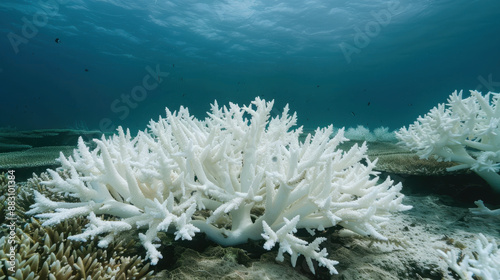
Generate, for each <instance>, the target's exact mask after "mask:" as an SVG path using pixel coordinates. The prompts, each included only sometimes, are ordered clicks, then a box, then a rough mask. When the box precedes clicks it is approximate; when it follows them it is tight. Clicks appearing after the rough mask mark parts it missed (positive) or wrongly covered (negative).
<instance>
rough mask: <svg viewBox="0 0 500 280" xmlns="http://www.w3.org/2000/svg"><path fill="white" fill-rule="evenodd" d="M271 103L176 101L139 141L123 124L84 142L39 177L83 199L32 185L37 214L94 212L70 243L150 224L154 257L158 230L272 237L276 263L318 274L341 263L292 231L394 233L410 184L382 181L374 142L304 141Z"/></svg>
mask: <svg viewBox="0 0 500 280" xmlns="http://www.w3.org/2000/svg"><path fill="white" fill-rule="evenodd" d="M272 106H273V102H265V101H264V100H261V99H259V98H256V99H255V100H254V101H253V102H252V104H251V105H249V106H243V107H240V106H238V105H236V104H233V103H230V105H229V107H226V106H224V107H219V106H218V104H217V103H214V104H213V105H212V108H211V112H209V113H208V117H207V118H205V119H204V120H198V119H196V118H194V117H193V116H191V115H190V114H189V112H188V109H187V108H183V107H181V108H180V109H179V111H178V112H171V111H170V110H168V109H167V117H166V118H160V119H159V120H158V121H157V122H155V121H151V122H150V124H149V128H148V130H146V131H140V132H139V133H138V135H137V136H136V137H132V136H131V135H130V132H129V131H126V132H125V131H124V130H123V129H122V128H119V130H118V135H114V136H112V137H110V138H108V139H106V138H104V137H103V138H102V139H101V140H95V142H96V143H97V148H95V149H93V150H91V149H89V148H88V147H87V146H86V145H85V143H84V142H83V140H80V141H79V143H78V148H77V149H76V150H75V151H74V153H73V155H72V156H71V157H68V158H66V157H65V156H64V155H61V157H60V159H59V160H60V162H61V164H62V167H61V170H65V172H66V174H69V176H68V177H67V178H63V177H61V176H60V175H59V173H58V172H56V171H53V170H49V173H50V175H51V179H50V180H47V181H45V182H42V183H41V184H43V185H46V186H47V187H48V188H49V190H50V191H51V192H54V193H58V194H63V195H65V196H66V197H68V198H71V199H74V198H77V199H78V200H79V201H77V202H68V201H64V200H58V199H51V198H48V197H47V196H45V195H43V194H41V193H39V192H35V201H36V203H34V204H33V205H32V206H31V207H32V210H30V211H29V214H38V215H37V217H39V218H42V219H44V223H43V225H46V226H51V225H56V224H59V223H61V222H63V221H65V220H68V219H71V218H74V217H81V216H86V217H88V219H89V220H90V224H89V225H88V226H87V227H86V229H85V230H84V231H83V232H82V233H79V234H76V235H72V236H70V237H69V238H68V239H70V240H80V241H86V240H88V239H90V238H94V237H96V236H97V235H104V237H102V238H100V241H99V242H98V245H99V246H100V247H107V246H108V245H109V244H111V242H112V241H113V240H114V239H115V237H116V236H117V235H118V234H119V233H120V232H123V231H129V230H134V229H139V228H144V229H146V232H145V233H139V239H140V241H141V243H142V245H143V246H144V248H146V250H147V255H146V257H147V258H148V259H150V260H151V263H152V264H156V263H157V262H158V260H159V259H160V258H162V254H161V252H160V251H159V250H158V247H159V244H158V243H157V242H158V237H157V236H158V233H159V232H162V231H163V232H171V233H173V234H174V235H175V239H186V240H191V239H192V238H193V236H194V235H195V234H196V233H197V232H203V233H205V234H206V236H207V237H208V238H209V239H211V240H213V241H215V242H217V243H219V244H221V245H225V246H229V245H237V244H241V243H245V242H247V241H248V239H253V240H258V239H262V238H263V239H265V244H264V248H266V249H268V250H269V249H271V248H272V247H274V246H276V245H277V244H279V249H278V257H277V260H280V261H282V260H283V259H284V255H283V254H284V253H288V254H290V255H291V262H292V264H293V265H295V263H296V260H297V257H298V256H299V255H303V256H304V257H305V259H306V261H307V264H308V265H309V268H310V269H311V271H312V272H314V265H313V262H312V261H313V260H315V261H317V262H318V263H319V265H321V266H325V267H327V269H328V270H329V272H330V273H332V274H333V273H336V272H337V271H336V269H335V267H334V265H335V264H337V262H336V261H333V260H331V259H329V258H327V255H328V253H327V252H326V249H321V248H320V246H319V245H320V243H321V242H322V241H324V240H325V238H323V237H318V238H316V239H314V240H313V241H311V242H310V243H308V242H306V241H305V240H302V239H299V238H297V237H296V236H295V235H294V233H295V232H296V231H297V230H298V229H301V228H304V229H306V230H307V231H308V232H309V233H310V234H311V235H314V234H315V231H317V230H319V231H322V230H324V229H325V228H329V227H333V226H335V225H340V226H343V227H344V228H347V229H350V230H352V231H354V232H356V233H358V234H360V235H363V236H371V237H373V238H377V239H380V240H386V238H385V237H384V236H382V235H381V234H379V232H378V231H377V229H379V228H380V227H382V226H384V225H385V224H386V223H387V222H388V221H389V214H390V212H393V211H403V210H408V209H410V208H411V207H410V206H406V205H403V204H402V200H403V197H404V196H403V195H402V194H401V193H400V190H401V188H402V186H401V184H397V185H394V184H393V181H391V180H390V179H389V178H388V179H387V180H385V181H382V182H379V178H378V177H377V172H375V171H373V167H374V166H375V164H376V160H375V161H373V162H372V161H370V160H369V159H368V157H367V156H366V151H367V147H366V144H365V143H363V144H362V145H361V146H359V145H357V144H356V145H354V146H353V147H351V148H350V149H349V150H348V151H343V150H340V149H338V148H337V146H338V145H339V144H340V143H342V142H344V141H347V140H348V139H346V138H345V137H344V131H343V129H341V130H339V131H338V133H337V134H336V135H335V136H334V137H333V138H331V137H330V135H331V134H332V130H333V128H332V126H329V127H328V128H323V129H317V130H316V131H315V133H314V135H311V134H308V135H307V137H306V138H305V140H304V141H303V142H302V141H299V135H300V134H301V131H302V128H301V127H299V128H297V129H294V130H292V127H293V126H294V125H295V124H296V115H295V114H293V115H291V116H290V115H288V106H286V107H285V108H284V110H283V113H282V115H281V116H276V117H274V118H270V116H269V115H270V112H271V110H272ZM363 162H364V163H363ZM98 215H106V216H111V217H114V218H116V219H117V220H103V219H101V218H100V217H98Z"/></svg>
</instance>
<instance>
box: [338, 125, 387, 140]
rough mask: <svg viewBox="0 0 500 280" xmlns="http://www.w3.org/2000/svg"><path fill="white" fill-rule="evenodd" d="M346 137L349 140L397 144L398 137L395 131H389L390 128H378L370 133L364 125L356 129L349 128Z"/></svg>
mask: <svg viewBox="0 0 500 280" xmlns="http://www.w3.org/2000/svg"><path fill="white" fill-rule="evenodd" d="M344 136H345V137H346V138H347V139H349V140H360V141H368V142H396V141H397V139H396V136H395V134H394V131H389V128H388V127H384V126H381V127H377V128H375V129H374V130H373V132H371V131H370V129H369V128H366V127H364V126H362V125H358V126H357V127H356V128H353V127H349V128H348V129H347V131H346V132H345V134H344Z"/></svg>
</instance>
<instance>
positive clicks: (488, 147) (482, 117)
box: [396, 90, 500, 192]
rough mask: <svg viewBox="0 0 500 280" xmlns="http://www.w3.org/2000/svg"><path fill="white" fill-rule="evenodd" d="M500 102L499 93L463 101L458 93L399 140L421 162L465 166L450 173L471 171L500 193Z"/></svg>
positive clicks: (400, 134)
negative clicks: (430, 161) (416, 155)
mask: <svg viewBox="0 0 500 280" xmlns="http://www.w3.org/2000/svg"><path fill="white" fill-rule="evenodd" d="M499 100H500V94H498V93H493V92H489V93H487V94H486V95H484V96H483V95H481V93H480V92H478V91H475V90H472V91H471V96H470V97H467V98H462V91H460V92H459V93H458V92H457V91H455V92H453V93H452V94H451V95H450V97H449V98H448V103H447V104H438V106H437V107H434V108H432V109H431V110H430V112H429V113H427V114H426V115H425V116H423V117H418V118H417V121H415V123H413V124H412V125H410V126H409V127H408V129H407V128H406V127H403V128H401V129H400V130H399V131H398V132H397V133H396V137H397V138H398V139H399V140H400V143H402V144H404V145H406V146H407V147H409V148H410V149H411V150H413V151H416V152H417V154H418V155H420V157H421V158H429V157H430V156H434V157H436V158H437V159H439V160H444V161H455V162H458V163H461V164H460V165H457V166H453V167H450V168H448V170H449V171H453V170H458V169H463V168H470V169H471V170H473V171H474V172H476V173H477V174H478V175H479V176H481V177H482V178H483V179H485V180H486V181H487V182H488V183H489V184H490V185H491V186H492V187H493V188H494V189H495V190H496V191H499V192H500V175H499V174H498V171H499V170H500V127H499V122H500V106H498V104H499Z"/></svg>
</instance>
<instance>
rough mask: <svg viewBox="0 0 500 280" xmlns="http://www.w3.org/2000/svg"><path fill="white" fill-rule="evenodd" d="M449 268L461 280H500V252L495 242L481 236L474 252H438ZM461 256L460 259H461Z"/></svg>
mask: <svg viewBox="0 0 500 280" xmlns="http://www.w3.org/2000/svg"><path fill="white" fill-rule="evenodd" d="M437 251H438V254H439V255H440V256H441V257H442V258H444V260H445V261H446V263H447V264H448V266H449V268H450V269H451V270H453V271H454V272H455V273H456V274H457V275H458V276H459V277H460V278H461V279H466V280H473V279H483V280H497V279H500V251H499V249H498V245H497V243H496V242H495V240H492V241H488V239H486V237H485V236H484V235H483V234H481V233H480V234H479V236H478V239H477V240H476V243H475V248H474V249H473V251H468V252H462V253H459V251H458V250H450V251H448V252H446V253H445V252H443V251H441V250H437ZM460 255H461V256H460ZM459 256H460V257H459Z"/></svg>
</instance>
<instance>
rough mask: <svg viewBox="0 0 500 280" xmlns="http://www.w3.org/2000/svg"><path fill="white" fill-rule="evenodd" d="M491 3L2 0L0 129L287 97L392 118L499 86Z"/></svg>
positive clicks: (142, 119)
mask: <svg viewBox="0 0 500 280" xmlns="http://www.w3.org/2000/svg"><path fill="white" fill-rule="evenodd" d="M499 11H500V1H498V0H484V1H470V0H456V1H409V0H400V1H398V0H390V1H368V0H365V1H361V0H357V1H346V0H344V1H333V0H330V1H321V0H309V1H298V0H290V1H272V0H268V1H261V0H241V1H229V0H227V1H223V0H218V1H189V0H183V1H178V0H170V1H168V0H99V1H97V0H93V1H90V0H42V1H26V0H15V1H14V0H2V1H1V2H0V15H1V16H0V31H1V36H2V37H1V39H0V50H1V51H0V96H1V97H2V110H1V118H0V127H13V128H18V129H38V128H68V127H88V128H89V129H101V130H104V131H109V130H112V129H113V128H114V127H116V126H117V125H123V126H125V127H130V128H131V129H132V130H138V129H144V128H145V127H146V124H147V122H148V121H149V119H151V118H153V119H157V118H158V116H159V115H164V114H165V109H164V108H165V107H169V108H170V109H171V110H175V109H177V108H178V107H179V106H180V105H183V106H187V107H189V108H190V111H191V112H192V113H193V114H194V115H196V116H197V117H200V118H204V116H205V112H206V111H207V110H208V109H209V108H210V106H209V104H210V103H212V102H213V101H214V100H215V99H216V100H217V101H218V102H219V104H227V103H228V102H229V101H232V102H236V103H239V104H248V103H249V102H250V101H251V100H253V99H254V98H255V96H261V97H263V98H265V99H268V100H270V99H275V106H276V110H275V111H274V112H275V113H279V112H280V111H281V108H283V106H284V105H285V104H286V103H289V104H290V108H291V110H292V111H297V113H298V118H299V124H301V125H304V126H305V127H306V128H315V127H317V126H325V125H328V124H331V123H333V124H334V126H336V127H342V126H346V127H349V126H356V125H358V124H361V125H365V126H368V127H371V128H374V127H378V126H382V125H383V126H388V127H389V128H390V129H397V128H399V127H401V126H405V125H408V124H410V123H412V122H413V121H414V120H415V118H416V117H417V116H418V115H422V114H425V113H426V112H427V111H428V110H429V109H430V108H432V107H433V106H435V105H436V104H437V103H439V102H445V101H446V98H447V96H448V95H449V94H450V93H451V92H452V91H454V90H455V89H465V90H468V89H479V90H481V91H484V92H486V91H489V90H491V91H497V92H498V91H500V52H499V50H500V35H499V34H500V22H499V18H498V16H499Z"/></svg>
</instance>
